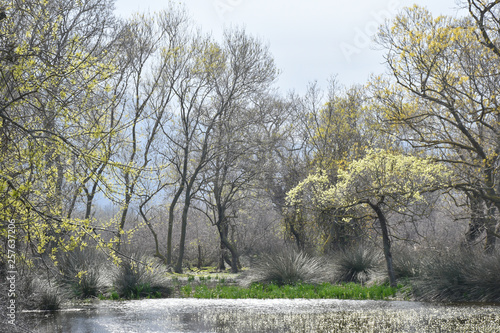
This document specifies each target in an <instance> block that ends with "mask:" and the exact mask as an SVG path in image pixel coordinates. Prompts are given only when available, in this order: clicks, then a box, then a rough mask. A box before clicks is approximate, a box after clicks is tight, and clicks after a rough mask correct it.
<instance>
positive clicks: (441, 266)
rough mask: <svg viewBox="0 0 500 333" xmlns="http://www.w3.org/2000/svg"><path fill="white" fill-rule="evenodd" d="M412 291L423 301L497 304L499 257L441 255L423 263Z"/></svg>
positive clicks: (470, 252) (460, 253)
mask: <svg viewBox="0 0 500 333" xmlns="http://www.w3.org/2000/svg"><path fill="white" fill-rule="evenodd" d="M413 290H414V294H415V296H416V297H417V298H418V299H421V300H426V301H452V302H463V301H479V302H500V255H498V254H496V255H487V254H484V253H482V252H480V251H473V250H456V251H453V252H451V251H448V252H446V251H443V252H441V253H439V254H436V255H434V256H431V257H430V258H428V259H427V260H425V261H424V262H423V265H422V272H421V275H420V276H418V277H417V278H416V279H414V280H413Z"/></svg>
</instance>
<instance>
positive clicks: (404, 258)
mask: <svg viewBox="0 0 500 333" xmlns="http://www.w3.org/2000/svg"><path fill="white" fill-rule="evenodd" d="M392 260H393V262H392V264H393V267H394V273H395V275H396V278H397V279H398V280H399V279H412V278H415V277H417V276H418V275H419V274H420V265H421V263H420V261H421V259H420V254H419V253H418V252H417V251H415V250H411V248H409V247H396V248H394V249H393V251H392Z"/></svg>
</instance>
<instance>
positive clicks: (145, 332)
mask: <svg viewBox="0 0 500 333" xmlns="http://www.w3.org/2000/svg"><path fill="white" fill-rule="evenodd" d="M25 315H26V316H28V317H30V326H31V328H32V329H33V331H34V332H40V333H58V332H71V333H90V332H96V333H104V332H113V333H118V332H123V333H131V332H140V333H149V332H179V333H183V332H237V333H246V332H276V333H278V332H287V333H288V332H416V333H421V332H453V333H455V332H500V306H494V305H436V304H426V303H419V302H403V301H351V300H305V299H294V300H282V299H280V300H276V299H275V300H256V299H240V300H225V299H221V300H206V299H203V300H198V299H152V300H136V301H120V302H118V301H100V302H98V303H97V304H96V305H95V306H93V307H91V308H89V309H85V310H82V309H67V310H64V311H58V312H56V313H54V314H51V315H43V314H41V313H29V314H25Z"/></svg>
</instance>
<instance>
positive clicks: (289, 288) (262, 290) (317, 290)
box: [185, 283, 400, 300]
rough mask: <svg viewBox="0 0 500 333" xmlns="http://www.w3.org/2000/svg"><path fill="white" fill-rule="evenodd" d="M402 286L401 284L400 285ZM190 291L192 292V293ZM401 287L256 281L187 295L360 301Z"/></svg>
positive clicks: (382, 296)
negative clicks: (244, 285) (247, 284)
mask: <svg viewBox="0 0 500 333" xmlns="http://www.w3.org/2000/svg"><path fill="white" fill-rule="evenodd" d="M399 288H400V287H399ZM188 291H189V292H188ZM397 291H398V288H391V287H389V286H388V285H386V284H384V285H374V286H370V287H366V286H361V285H359V284H356V283H346V284H340V285H333V284H330V283H321V284H303V283H298V284H295V285H276V284H273V283H271V284H261V283H254V284H252V285H250V286H249V287H241V286H227V285H217V286H215V287H212V288H210V287H208V286H207V285H199V286H196V288H195V289H194V292H193V290H192V289H191V288H189V290H188V289H186V293H185V296H188V297H189V296H191V297H195V298H230V299H239V298H257V299H266V298H306V299H317V298H335V299H357V300H366V299H373V300H380V299H387V298H389V297H393V296H395V295H396V293H397Z"/></svg>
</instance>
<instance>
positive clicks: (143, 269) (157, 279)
mask: <svg viewBox="0 0 500 333" xmlns="http://www.w3.org/2000/svg"><path fill="white" fill-rule="evenodd" d="M165 274H166V273H165V272H164V271H162V270H160V269H158V268H156V269H155V268H153V267H151V266H148V265H145V264H144V260H138V259H135V258H126V259H124V260H122V262H121V263H120V265H119V267H118V269H117V271H116V273H115V275H114V277H113V288H114V292H115V293H116V294H117V295H118V296H119V297H121V298H128V299H135V298H145V297H149V298H152V297H153V298H155V297H164V296H169V295H170V293H171V289H170V288H169V287H167V286H166V275H165Z"/></svg>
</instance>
